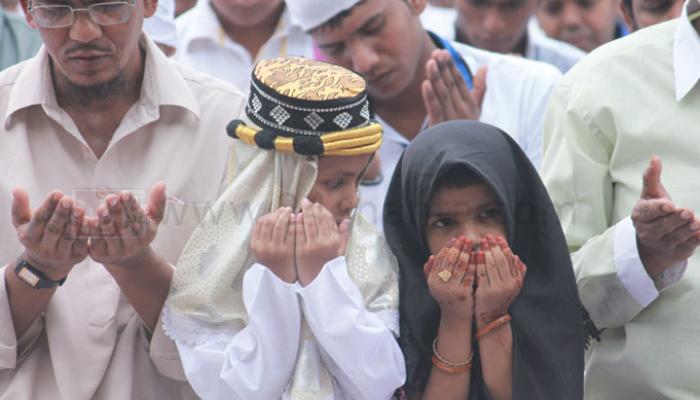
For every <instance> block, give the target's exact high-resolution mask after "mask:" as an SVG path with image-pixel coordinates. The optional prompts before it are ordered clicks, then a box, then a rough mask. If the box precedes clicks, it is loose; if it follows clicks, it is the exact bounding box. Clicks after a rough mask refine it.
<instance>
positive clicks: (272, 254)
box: [250, 207, 297, 283]
mask: <svg viewBox="0 0 700 400" xmlns="http://www.w3.org/2000/svg"><path fill="white" fill-rule="evenodd" d="M295 221H296V216H295V215H294V214H293V213H292V209H291V208H289V207H283V208H279V209H277V210H275V211H273V212H271V213H269V214H266V215H264V216H262V217H261V218H259V219H258V221H257V222H256V223H255V227H254V228H253V235H252V238H251V241H250V249H251V251H252V252H253V255H254V256H255V259H256V260H257V261H258V262H259V263H260V264H262V265H264V266H266V267H267V268H269V269H270V270H271V271H272V272H273V273H274V274H275V275H277V276H278V277H279V278H280V279H282V280H283V281H285V282H287V283H293V282H296V280H297V271H296V268H295V265H294V237H295V231H294V227H295Z"/></svg>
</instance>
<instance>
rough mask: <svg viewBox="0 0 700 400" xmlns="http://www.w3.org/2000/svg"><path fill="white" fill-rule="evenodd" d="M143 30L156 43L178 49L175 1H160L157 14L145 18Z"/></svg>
mask: <svg viewBox="0 0 700 400" xmlns="http://www.w3.org/2000/svg"><path fill="white" fill-rule="evenodd" d="M143 30H144V32H146V34H147V35H148V37H150V38H151V39H153V41H154V42H156V43H161V44H164V45H167V46H170V47H173V48H175V47H177V29H176V28H175V0H158V8H157V9H156V12H155V13H154V14H153V15H152V16H150V17H148V18H144V20H143Z"/></svg>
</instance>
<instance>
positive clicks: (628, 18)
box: [620, 1, 637, 32]
mask: <svg viewBox="0 0 700 400" xmlns="http://www.w3.org/2000/svg"><path fill="white" fill-rule="evenodd" d="M620 13H621V14H622V17H623V18H624V19H625V25H627V29H629V30H630V32H634V31H636V30H637V23H636V21H635V20H634V17H633V16H632V14H631V13H630V10H628V9H627V7H625V2H624V1H621V2H620Z"/></svg>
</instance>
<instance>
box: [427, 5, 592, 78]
mask: <svg viewBox="0 0 700 400" xmlns="http://www.w3.org/2000/svg"><path fill="white" fill-rule="evenodd" d="M533 20H534V18H533ZM421 21H422V22H423V26H424V27H425V29H427V30H429V31H431V32H434V33H436V34H438V35H440V36H442V37H444V38H445V39H449V40H456V39H457V28H456V24H457V10H455V9H454V8H444V7H433V6H429V7H428V8H427V9H426V10H425V11H424V12H423V14H421ZM538 28H539V26H538V25H537V23H536V22H535V23H533V22H532V21H530V22H529V23H528V26H527V48H526V49H525V54H524V56H525V58H527V59H530V60H535V61H541V62H544V63H547V64H550V65H553V66H555V67H557V69H559V71H561V73H562V74H564V73H566V71H568V70H569V69H570V68H571V67H573V66H574V64H576V63H577V62H578V61H579V60H580V59H582V58H583V57H584V56H585V55H586V53H585V52H583V51H581V50H580V49H579V48H577V47H575V46H572V45H570V44H569V43H566V42H562V41H560V40H555V39H552V38H550V37H548V36H547V35H545V34H544V32H542V30H541V29H538Z"/></svg>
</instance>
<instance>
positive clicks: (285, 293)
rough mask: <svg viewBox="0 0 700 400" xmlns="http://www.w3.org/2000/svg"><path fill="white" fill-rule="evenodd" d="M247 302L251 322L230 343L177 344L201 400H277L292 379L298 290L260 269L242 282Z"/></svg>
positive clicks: (298, 321)
mask: <svg viewBox="0 0 700 400" xmlns="http://www.w3.org/2000/svg"><path fill="white" fill-rule="evenodd" d="M243 300H244V303H245V307H246V311H247V312H248V316H249V321H248V324H247V325H246V326H245V327H244V328H243V329H241V330H240V331H239V332H238V333H236V334H235V335H234V336H233V337H231V338H230V340H228V341H223V340H220V341H216V342H209V343H202V344H198V345H194V346H192V345H189V344H183V343H179V342H178V343H177V345H178V350H179V352H180V358H181V360H182V363H183V367H184V369H185V374H186V375H187V379H188V380H189V382H190V384H191V385H192V387H193V388H194V390H195V392H196V393H197V395H199V396H200V397H201V398H202V399H205V400H209V399H222V400H223V399H227V400H230V399H236V400H238V399H240V400H248V399H261V400H262V399H269V400H278V399H280V398H281V397H282V395H283V393H284V392H285V390H286V387H287V385H288V383H289V380H290V377H291V376H292V373H293V370H294V364H295V362H296V356H297V350H298V347H299V335H300V329H301V328H300V326H301V311H300V309H299V301H298V300H297V293H296V289H295V286H294V285H290V284H287V283H285V282H283V281H282V280H280V279H279V278H277V276H276V275H275V274H274V273H273V272H272V271H270V270H269V269H268V268H266V267H264V266H262V265H260V264H255V265H253V266H252V267H251V268H250V269H249V270H248V271H247V272H246V273H245V275H244V277H243Z"/></svg>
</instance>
